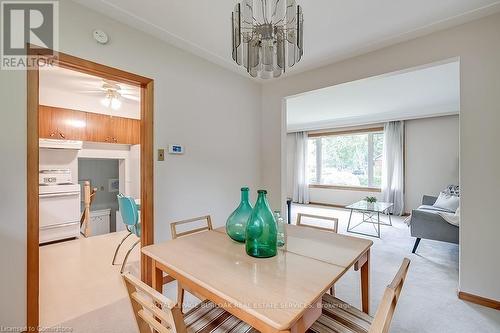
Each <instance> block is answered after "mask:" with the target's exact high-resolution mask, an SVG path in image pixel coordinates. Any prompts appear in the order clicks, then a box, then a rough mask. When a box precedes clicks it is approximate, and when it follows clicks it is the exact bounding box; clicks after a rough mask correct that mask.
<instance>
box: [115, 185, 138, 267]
mask: <svg viewBox="0 0 500 333" xmlns="http://www.w3.org/2000/svg"><path fill="white" fill-rule="evenodd" d="M117 198H118V207H119V209H120V214H121V216H122V220H123V223H125V225H126V226H127V230H128V234H127V235H126V236H125V237H124V238H123V239H122V241H121V242H120V244H118V247H117V248H116V251H115V255H114V256H113V263H112V264H113V265H115V260H116V256H117V254H118V251H119V250H120V247H121V246H122V244H123V242H124V241H125V240H126V239H127V238H128V237H129V236H130V235H132V234H134V235H136V236H137V237H139V240H137V241H136V242H135V243H134V245H132V247H131V248H130V249H129V250H128V251H127V254H126V255H125V259H123V263H122V268H121V270H120V273H123V268H124V267H125V264H126V263H127V260H128V256H129V255H130V252H132V250H133V249H134V247H135V246H136V245H137V244H139V243H140V242H141V223H140V222H139V210H138V209H137V205H136V203H135V201H134V199H133V198H132V197H128V196H125V195H123V194H121V193H120V194H118V195H117Z"/></svg>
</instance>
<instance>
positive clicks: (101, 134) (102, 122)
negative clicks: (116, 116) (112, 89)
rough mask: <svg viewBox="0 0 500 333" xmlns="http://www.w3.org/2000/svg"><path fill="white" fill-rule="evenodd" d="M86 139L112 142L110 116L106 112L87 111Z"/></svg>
mask: <svg viewBox="0 0 500 333" xmlns="http://www.w3.org/2000/svg"><path fill="white" fill-rule="evenodd" d="M86 116H87V127H86V140H85V141H90V142H107V143H111V122H110V117H109V116H108V115H105V114H100V113H91V112H87V115H86Z"/></svg>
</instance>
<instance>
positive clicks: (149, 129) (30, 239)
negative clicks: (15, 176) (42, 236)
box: [26, 46, 154, 331]
mask: <svg viewBox="0 0 500 333" xmlns="http://www.w3.org/2000/svg"><path fill="white" fill-rule="evenodd" d="M28 49H29V50H30V53H29V54H30V57H32V58H36V60H37V61H36V62H35V65H34V66H32V68H31V69H29V70H27V71H26V72H27V165H26V167H27V310H26V311H27V316H26V319H27V328H28V331H31V330H32V329H34V330H35V331H37V327H38V326H39V319H40V318H39V304H40V303H39V295H40V294H39V289H40V285H39V283H40V280H39V274H40V269H39V244H38V242H39V241H38V239H39V221H38V218H39V215H38V214H39V212H38V209H39V203H38V171H39V150H38V149H39V140H38V139H39V133H38V105H39V69H38V67H37V65H36V63H38V60H42V61H44V60H45V59H47V57H48V54H49V55H55V58H56V61H55V64H56V65H57V66H59V67H63V68H67V69H71V70H75V71H78V72H82V73H86V74H90V75H95V76H99V77H102V78H105V79H109V80H113V81H117V82H122V83H127V84H131V85H134V86H137V87H140V88H141V143H140V144H141V150H140V151H141V162H140V166H141V224H142V234H141V246H146V245H151V244H153V242H154V210H153V194H154V188H153V186H154V178H153V177H154V155H153V150H154V146H153V145H154V138H153V128H154V127H153V115H154V90H153V87H154V81H153V80H152V79H149V78H146V77H143V76H140V75H136V74H132V73H129V72H125V71H122V70H119V69H116V68H112V67H109V66H105V65H101V64H98V63H95V62H92V61H88V60H85V59H81V58H77V57H74V56H71V55H68V54H64V53H61V52H52V51H51V50H47V49H39V48H34V47H30V46H28ZM151 267H152V265H151V259H149V258H148V257H146V256H145V255H143V254H141V278H142V280H143V281H145V282H146V283H148V284H149V285H151V281H152V269H151Z"/></svg>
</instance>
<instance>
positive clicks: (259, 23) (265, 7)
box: [232, 0, 304, 79]
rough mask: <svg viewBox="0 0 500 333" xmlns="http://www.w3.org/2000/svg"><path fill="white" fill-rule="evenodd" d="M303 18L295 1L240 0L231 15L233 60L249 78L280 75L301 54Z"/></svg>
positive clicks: (295, 61)
mask: <svg viewBox="0 0 500 333" xmlns="http://www.w3.org/2000/svg"><path fill="white" fill-rule="evenodd" d="M303 23H304V17H303V15H302V7H301V6H297V4H296V1H295V0H243V1H242V2H241V3H237V4H236V7H235V9H234V12H233V15H232V33H233V60H234V61H235V62H236V63H237V64H238V65H243V66H244V67H245V68H246V69H247V71H248V73H249V74H250V75H251V76H252V77H259V78H262V79H270V78H276V77H279V76H281V74H282V73H284V72H285V69H286V68H287V67H292V66H293V65H295V64H296V63H297V62H299V61H300V59H301V58H302V54H303V53H304V48H303V46H304V42H303V41H304V39H303V31H304V24H303Z"/></svg>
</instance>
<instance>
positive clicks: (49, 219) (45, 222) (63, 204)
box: [39, 191, 80, 228]
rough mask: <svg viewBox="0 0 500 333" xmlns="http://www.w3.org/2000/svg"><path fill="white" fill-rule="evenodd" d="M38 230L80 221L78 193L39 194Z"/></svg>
mask: <svg viewBox="0 0 500 333" xmlns="http://www.w3.org/2000/svg"><path fill="white" fill-rule="evenodd" d="M39 199H40V208H39V211H40V213H39V214H40V215H39V221H40V222H39V223H40V228H45V227H49V226H55V225H59V224H67V223H71V222H79V221H80V192H79V191H78V192H77V191H71V192H61V193H44V194H40V196H39Z"/></svg>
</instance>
